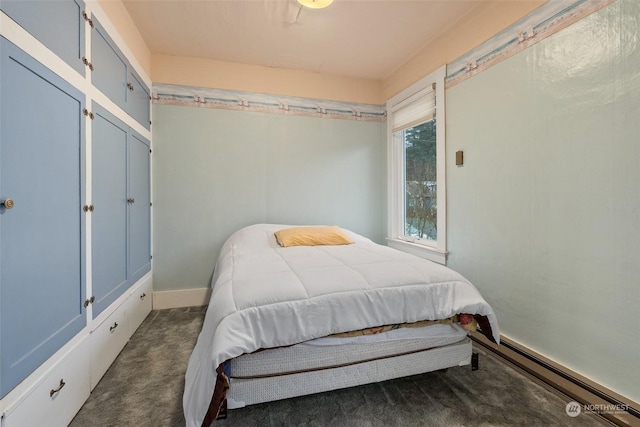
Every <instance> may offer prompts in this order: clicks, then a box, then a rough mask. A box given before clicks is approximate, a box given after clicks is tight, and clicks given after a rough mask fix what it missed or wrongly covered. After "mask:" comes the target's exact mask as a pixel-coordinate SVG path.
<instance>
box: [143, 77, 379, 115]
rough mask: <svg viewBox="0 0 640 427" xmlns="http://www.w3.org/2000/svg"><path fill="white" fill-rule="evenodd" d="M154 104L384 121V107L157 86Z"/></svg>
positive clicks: (232, 91) (189, 87) (165, 85)
mask: <svg viewBox="0 0 640 427" xmlns="http://www.w3.org/2000/svg"><path fill="white" fill-rule="evenodd" d="M152 100H153V103H154V104H160V105H180V106H185V107H199V108H216V109H222V110H236V111H255V112H261V113H276V114H287V115H295V116H308V117H323V118H330V119H345V120H359V121H367V122H385V121H386V120H387V112H386V109H385V106H384V105H374V104H357V103H347V102H339V101H327V100H320V99H312V98H301V97H293V96H279V95H270V94H263V93H254V92H242V91H234V90H224V89H213V88H204V87H194V86H181V85H172V84H162V83H154V84H153V87H152Z"/></svg>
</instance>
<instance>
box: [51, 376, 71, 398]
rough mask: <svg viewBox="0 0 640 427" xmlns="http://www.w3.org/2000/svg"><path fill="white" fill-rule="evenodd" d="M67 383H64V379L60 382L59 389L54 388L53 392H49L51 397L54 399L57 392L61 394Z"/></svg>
mask: <svg viewBox="0 0 640 427" xmlns="http://www.w3.org/2000/svg"><path fill="white" fill-rule="evenodd" d="M66 384H67V383H65V382H64V379H61V380H60V385H59V386H58V388H52V389H51V391H50V392H49V397H53V395H54V394H56V393H57V392H59V391H60V390H62V387H64V386H65V385H66Z"/></svg>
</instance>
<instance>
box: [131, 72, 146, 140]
mask: <svg viewBox="0 0 640 427" xmlns="http://www.w3.org/2000/svg"><path fill="white" fill-rule="evenodd" d="M129 83H130V85H131V86H130V87H129V93H128V94H127V109H128V113H129V114H130V115H131V117H133V118H134V119H136V120H137V121H138V122H139V123H140V124H141V125H142V126H144V127H145V128H147V129H149V128H150V125H151V123H150V121H149V120H151V115H150V107H151V103H150V102H151V99H150V98H149V96H150V91H149V88H148V87H147V85H146V84H144V81H143V80H142V79H141V78H140V76H138V75H137V74H136V73H135V71H133V69H132V68H131V66H130V67H129Z"/></svg>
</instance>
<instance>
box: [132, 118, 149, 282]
mask: <svg viewBox="0 0 640 427" xmlns="http://www.w3.org/2000/svg"><path fill="white" fill-rule="evenodd" d="M129 136H130V137H129V199H131V200H132V203H130V204H129V271H130V275H129V282H130V283H131V284H133V283H135V281H136V280H138V279H140V278H141V277H142V276H144V275H145V274H146V273H147V272H148V271H149V270H150V269H151V260H150V258H151V217H150V215H151V211H150V202H151V197H150V194H151V193H150V182H149V177H150V175H149V141H147V140H146V139H145V138H143V137H141V136H140V135H138V134H137V133H136V132H134V131H131V132H130V134H129Z"/></svg>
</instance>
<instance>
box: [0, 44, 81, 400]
mask: <svg viewBox="0 0 640 427" xmlns="http://www.w3.org/2000/svg"><path fill="white" fill-rule="evenodd" d="M0 57H1V59H0V60H1V64H0V67H1V68H0V69H1V70H2V72H1V73H0V201H2V202H3V203H4V205H3V206H1V207H0V397H2V396H4V395H6V394H7V393H8V392H9V391H10V390H11V389H12V388H13V387H14V386H15V385H16V384H18V383H19V382H20V381H22V380H23V379H24V378H26V377H27V376H28V375H29V374H30V373H31V372H33V370H34V369H35V368H36V367H38V366H39V365H40V364H41V363H43V362H44V361H45V360H47V358H49V357H50V356H51V355H52V354H53V353H55V352H56V351H57V350H58V349H59V348H60V347H62V346H63V345H64V344H65V343H66V342H68V341H69V340H70V339H71V338H72V337H73V336H75V335H76V334H77V333H78V332H80V331H81V330H82V329H83V328H84V327H85V325H86V314H85V313H86V312H85V310H84V307H83V301H84V300H85V299H86V298H85V281H84V265H83V262H84V261H83V260H84V256H83V254H84V230H83V227H84V217H85V214H84V213H83V212H82V206H83V194H84V188H83V184H82V183H83V182H84V170H83V159H84V154H83V150H84V120H85V119H84V116H83V115H82V110H83V108H84V104H85V98H84V94H82V93H81V92H80V91H78V90H76V89H75V88H74V87H72V86H71V85H69V84H67V83H66V82H65V81H63V80H62V79H61V78H59V77H58V76H57V75H55V74H54V73H52V72H51V71H50V70H48V69H47V68H46V67H44V66H43V65H42V64H40V63H39V62H37V61H35V60H34V59H33V58H31V57H30V56H28V55H27V54H26V53H25V52H23V51H22V50H20V49H19V48H17V47H16V46H15V45H13V44H12V43H10V42H8V41H7V40H6V39H4V38H0ZM8 199H11V200H12V201H13V206H12V207H11V208H10V209H9V207H10V206H11V203H9V202H8Z"/></svg>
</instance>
